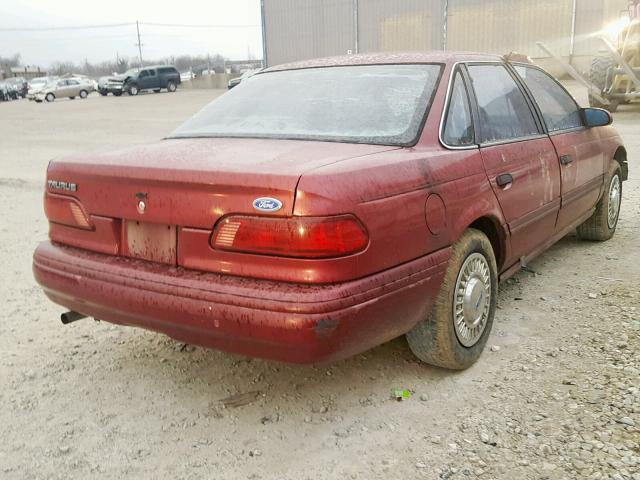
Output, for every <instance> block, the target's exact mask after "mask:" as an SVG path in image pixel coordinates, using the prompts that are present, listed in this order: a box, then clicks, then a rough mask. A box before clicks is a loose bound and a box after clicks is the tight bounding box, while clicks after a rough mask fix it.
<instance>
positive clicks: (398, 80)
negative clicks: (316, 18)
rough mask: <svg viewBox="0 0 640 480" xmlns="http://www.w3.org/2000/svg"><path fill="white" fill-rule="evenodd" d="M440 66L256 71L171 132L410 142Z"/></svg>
mask: <svg viewBox="0 0 640 480" xmlns="http://www.w3.org/2000/svg"><path fill="white" fill-rule="evenodd" d="M440 70H441V66H440V65H431V64H428V65H425V64H421V65H367V66H347V67H326V68H310V69H302V70H286V71H281V72H268V73H262V74H258V75H254V76H253V77H251V78H248V79H246V80H243V81H242V82H241V83H240V85H238V86H237V87H235V88H234V89H233V90H230V91H229V92H228V93H225V94H224V95H221V96H220V97H218V98H217V99H216V100H214V101H213V102H211V103H210V104H209V105H207V106H206V107H205V108H204V109H202V110H201V111H200V112H198V113H197V114H196V115H195V116H193V117H192V118H191V119H189V120H187V122H186V123H184V124H183V125H182V126H181V127H179V128H178V129H177V130H176V131H175V132H173V134H172V135H171V137H172V138H176V137H240V138H288V139H301V140H324V141H338V142H353V143H372V144H382V145H410V144H413V143H415V140H416V139H417V137H418V134H419V133H420V127H421V125H422V120H423V119H424V117H425V115H426V113H427V110H428V108H429V106H430V104H431V100H432V97H433V93H434V91H435V88H436V85H437V83H438V79H439V77H440Z"/></svg>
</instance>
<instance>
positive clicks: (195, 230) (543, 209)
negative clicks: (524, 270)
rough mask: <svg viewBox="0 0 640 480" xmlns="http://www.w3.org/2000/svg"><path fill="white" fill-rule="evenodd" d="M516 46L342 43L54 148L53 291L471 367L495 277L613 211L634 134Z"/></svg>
mask: <svg viewBox="0 0 640 480" xmlns="http://www.w3.org/2000/svg"><path fill="white" fill-rule="evenodd" d="M610 123H611V117H610V116H609V114H608V113H607V112H605V111H603V110H598V109H592V108H580V107H579V106H578V105H577V104H576V102H575V100H574V99H573V98H572V97H571V96H570V95H569V94H568V93H567V92H566V91H565V90H564V88H563V87H562V86H561V85H559V84H558V83H557V82H556V81H555V80H554V79H553V78H552V77H551V76H549V75H548V74H547V73H545V72H544V71H543V70H541V69H539V68H538V67H536V66H534V65H531V64H528V63H516V62H509V61H505V60H504V59H503V58H501V57H498V56H490V55H480V54H454V53H425V54H420V53H416V54H402V55H393V54H387V55H382V54H381V55H350V56H346V57H338V58H330V59H321V60H313V61H307V62H302V63H293V64H289V65H283V66H278V67H273V68H270V69H267V70H264V71H262V72H261V73H259V74H257V75H255V76H253V77H251V78H250V79H248V80H246V81H245V82H242V84H241V85H240V86H239V87H238V88H235V89H233V90H231V91H230V92H229V93H226V94H224V95H222V96H221V97H219V98H218V99H216V100H215V101H213V102H212V103H211V104H209V105H208V106H206V107H205V108H204V109H203V110H202V111H200V112H199V113H197V114H196V115H195V116H194V117H193V118H191V119H190V120H188V121H187V122H186V123H185V124H184V125H182V126H181V127H180V128H178V129H177V130H176V131H175V132H174V133H173V134H171V135H170V136H169V137H168V138H166V139H164V140H161V141H159V142H156V143H151V144H148V145H142V146H135V147H127V148H122V149H120V150H115V151H110V152H107V153H100V154H87V155H78V156H72V157H67V158H63V159H58V160H55V161H52V162H51V163H50V165H49V168H48V171H47V185H46V193H45V199H44V206H45V212H46V216H47V218H48V220H49V237H50V241H47V242H44V243H42V244H41V245H40V246H39V247H38V248H37V250H36V252H35V254H34V264H33V269H34V273H35V277H36V279H37V281H38V282H39V283H40V284H41V285H42V287H43V289H44V291H45V293H46V294H47V295H48V296H49V298H50V299H51V300H53V301H54V302H56V303H58V304H60V305H63V306H65V307H66V308H68V309H69V310H70V312H67V313H65V314H63V316H62V319H63V321H64V322H65V323H66V322H69V321H73V320H76V319H79V318H82V317H85V316H91V317H95V318H97V319H101V320H106V321H109V322H114V323H118V324H123V325H134V326H139V327H143V328H147V329H151V330H156V331H159V332H164V333H166V334H168V335H170V336H172V337H174V338H176V339H179V340H181V341H184V342H188V343H192V344H197V345H202V346H206V347H213V348H218V349H221V350H228V351H231V352H238V353H242V354H246V355H251V356H257V357H264V358H270V359H277V360H283V361H289V362H301V363H304V362H318V361H329V360H335V359H339V358H343V357H346V356H349V355H353V354H355V353H358V352H362V351H364V350H366V349H368V348H371V347H373V346H375V345H378V344H381V343H383V342H386V341H388V340H391V339H392V338H394V337H397V336H399V335H403V334H406V336H407V339H408V343H409V346H410V348H411V349H412V351H413V352H414V353H415V354H416V355H417V356H418V357H419V358H420V359H422V360H424V361H425V362H428V363H431V364H434V365H439V366H443V367H447V368H452V369H462V368H465V367H468V366H470V365H471V364H472V363H473V362H474V361H475V360H476V359H477V358H478V357H479V356H480V354H481V352H482V350H483V348H484V346H485V344H486V342H487V338H488V336H489V332H490V330H491V326H492V322H493V318H494V313H495V305H496V294H497V290H498V282H499V280H502V279H504V278H506V277H508V276H509V275H512V274H513V273H514V272H516V271H517V270H518V269H519V268H521V266H522V265H524V264H526V263H527V262H528V261H529V260H530V259H532V258H533V257H535V256H536V255H538V254H539V253H541V252H542V251H544V250H545V249H546V248H548V247H549V246H550V245H551V244H553V243H554V242H555V241H557V240H558V239H560V238H561V237H562V236H564V235H566V234H567V233H568V232H570V231H572V230H574V229H576V228H577V232H578V235H579V236H580V237H581V238H585V239H588V240H606V239H608V238H610V237H611V236H612V235H613V233H614V231H615V228H616V223H617V220H618V212H619V209H620V200H621V193H622V181H623V180H625V179H626V177H627V161H626V151H625V149H624V147H623V145H622V141H621V139H620V137H619V136H618V134H617V133H616V131H615V130H614V129H613V128H612V127H610V126H608V125H609V124H610Z"/></svg>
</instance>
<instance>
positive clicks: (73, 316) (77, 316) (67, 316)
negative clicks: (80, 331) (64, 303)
mask: <svg viewBox="0 0 640 480" xmlns="http://www.w3.org/2000/svg"><path fill="white" fill-rule="evenodd" d="M83 318H87V316H86V315H84V314H82V313H78V312H74V311H73V310H72V311H70V312H65V313H63V314H62V315H60V321H61V322H62V323H64V324H65V325H67V324H69V323H71V322H77V321H78V320H82V319H83Z"/></svg>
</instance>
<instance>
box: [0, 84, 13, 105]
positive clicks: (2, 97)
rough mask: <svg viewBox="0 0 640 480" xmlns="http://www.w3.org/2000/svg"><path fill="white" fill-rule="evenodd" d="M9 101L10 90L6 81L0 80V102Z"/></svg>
mask: <svg viewBox="0 0 640 480" xmlns="http://www.w3.org/2000/svg"><path fill="white" fill-rule="evenodd" d="M9 100H11V94H10V88H9V85H8V84H7V82H6V81H4V80H0V101H2V102H7V101H9Z"/></svg>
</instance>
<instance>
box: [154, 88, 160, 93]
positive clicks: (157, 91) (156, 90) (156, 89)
mask: <svg viewBox="0 0 640 480" xmlns="http://www.w3.org/2000/svg"><path fill="white" fill-rule="evenodd" d="M160 90H161V89H160V88H154V89H153V93H160Z"/></svg>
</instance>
